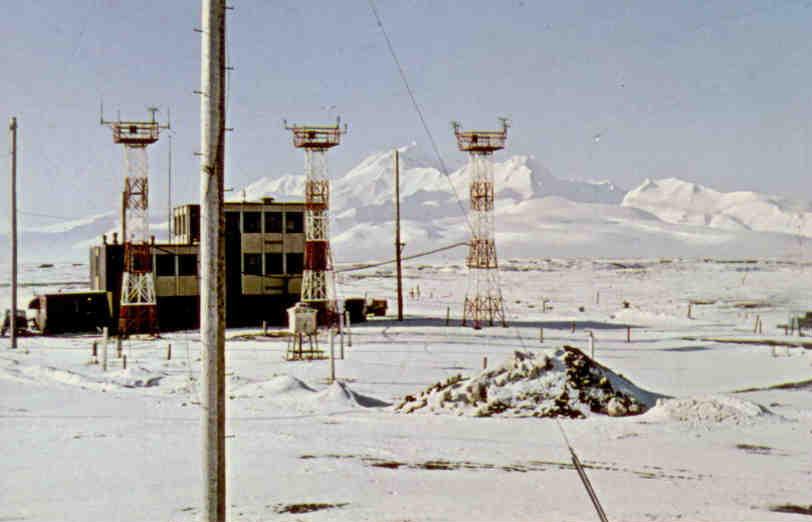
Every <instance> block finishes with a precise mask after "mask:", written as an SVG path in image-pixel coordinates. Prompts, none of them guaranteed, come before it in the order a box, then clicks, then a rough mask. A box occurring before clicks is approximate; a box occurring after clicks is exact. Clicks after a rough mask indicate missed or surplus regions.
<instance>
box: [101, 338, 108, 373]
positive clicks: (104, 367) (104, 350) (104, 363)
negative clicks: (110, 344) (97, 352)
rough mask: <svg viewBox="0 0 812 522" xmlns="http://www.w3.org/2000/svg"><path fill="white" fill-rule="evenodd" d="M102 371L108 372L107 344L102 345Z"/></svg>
mask: <svg viewBox="0 0 812 522" xmlns="http://www.w3.org/2000/svg"><path fill="white" fill-rule="evenodd" d="M102 371H103V372H106V371H107V343H104V344H103V345H102Z"/></svg>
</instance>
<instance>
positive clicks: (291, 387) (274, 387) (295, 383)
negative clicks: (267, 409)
mask: <svg viewBox="0 0 812 522" xmlns="http://www.w3.org/2000/svg"><path fill="white" fill-rule="evenodd" d="M315 391H316V390H314V389H313V388H311V387H310V386H308V385H307V384H305V383H304V382H302V381H300V380H299V379H297V378H296V377H292V376H290V375H279V376H276V377H273V378H271V379H268V380H267V381H257V382H249V383H247V384H243V385H242V386H239V387H237V388H236V389H235V390H234V391H233V392H231V393H230V396H231V397H232V398H234V399H246V398H259V399H262V398H265V397H266V396H267V397H273V398H281V397H300V396H303V395H305V396H306V395H309V394H311V393H314V392H315Z"/></svg>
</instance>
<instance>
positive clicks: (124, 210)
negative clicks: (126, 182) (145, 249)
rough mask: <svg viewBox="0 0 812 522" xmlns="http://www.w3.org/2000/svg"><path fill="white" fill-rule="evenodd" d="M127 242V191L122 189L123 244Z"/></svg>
mask: <svg viewBox="0 0 812 522" xmlns="http://www.w3.org/2000/svg"><path fill="white" fill-rule="evenodd" d="M126 242H127V191H126V190H123V191H121V244H122V246H123V245H124V243H126Z"/></svg>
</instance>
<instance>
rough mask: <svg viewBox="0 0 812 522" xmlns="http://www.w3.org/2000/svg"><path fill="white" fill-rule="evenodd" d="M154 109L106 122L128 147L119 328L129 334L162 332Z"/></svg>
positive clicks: (115, 141)
mask: <svg viewBox="0 0 812 522" xmlns="http://www.w3.org/2000/svg"><path fill="white" fill-rule="evenodd" d="M155 111H156V109H152V108H151V109H150V112H152V119H151V120H150V121H121V120H119V121H105V120H104V118H103V117H102V119H101V123H102V124H103V125H109V126H110V128H111V129H112V130H113V142H114V143H117V144H120V145H123V146H124V193H123V197H122V205H123V212H122V214H123V216H122V217H123V220H122V242H123V244H124V271H123V276H122V279H121V301H120V306H119V315H118V331H119V334H120V335H123V336H127V335H130V334H137V333H149V334H157V333H158V304H157V301H156V299H155V278H154V277H153V273H152V254H151V252H150V235H149V164H148V162H147V146H148V145H151V144H153V143H155V142H156V141H158V133H159V129H161V128H168V125H167V126H161V125H159V124H158V122H157V121H155Z"/></svg>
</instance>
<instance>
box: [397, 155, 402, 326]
mask: <svg viewBox="0 0 812 522" xmlns="http://www.w3.org/2000/svg"><path fill="white" fill-rule="evenodd" d="M402 251H403V244H402V243H401V242H400V152H399V151H398V150H397V149H395V267H396V272H397V279H398V321H402V320H403V266H402V262H401V253H402Z"/></svg>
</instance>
